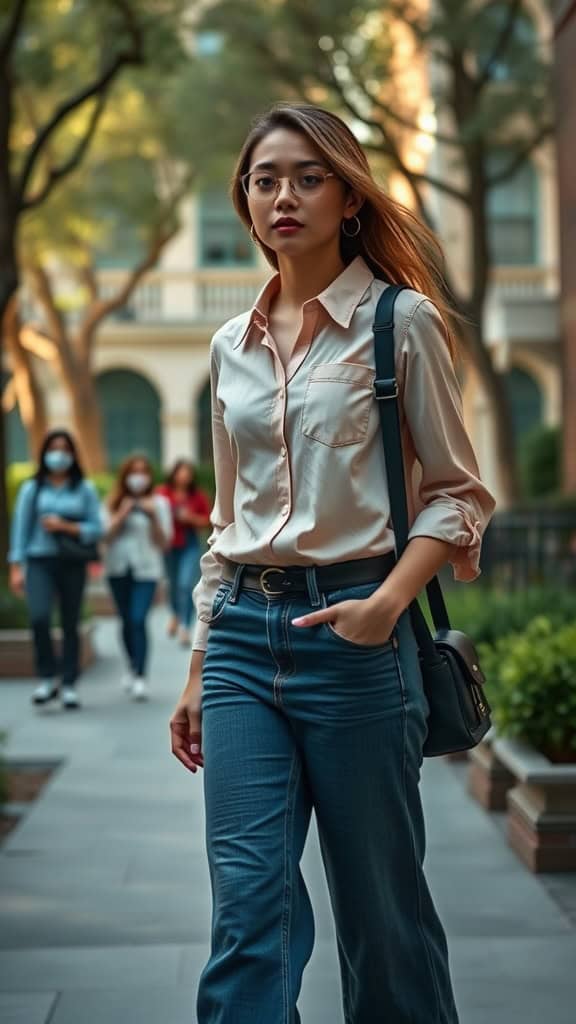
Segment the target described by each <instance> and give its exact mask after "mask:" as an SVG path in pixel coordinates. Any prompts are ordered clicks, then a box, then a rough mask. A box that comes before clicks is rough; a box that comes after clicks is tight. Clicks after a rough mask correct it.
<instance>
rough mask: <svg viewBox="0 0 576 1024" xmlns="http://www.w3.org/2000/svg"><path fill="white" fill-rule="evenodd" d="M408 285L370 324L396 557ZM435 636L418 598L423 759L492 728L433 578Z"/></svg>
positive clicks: (388, 296)
mask: <svg viewBox="0 0 576 1024" xmlns="http://www.w3.org/2000/svg"><path fill="white" fill-rule="evenodd" d="M405 287H406V285H389V286H388V287H387V288H386V289H385V291H384V292H383V294H382V296H381V297H380V300H379V302H378V306H377V307H376V318H375V321H374V325H373V330H374V344H375V354H376V380H375V381H374V393H375V396H376V399H377V401H378V408H379V411H380V423H381V426H382V437H383V440H384V455H385V460H386V477H387V480H388V490H389V493H390V512H391V519H392V526H393V529H394V536H395V542H396V558H397V559H399V558H400V556H401V554H402V552H403V551H404V549H405V547H406V544H407V543H408V530H409V527H408V509H407V503H406V482H405V477H404V463H403V458H402V436H401V432H400V417H399V414H398V382H397V380H396V366H395V358H394V303H395V302H396V298H397V296H398V294H399V292H401V291H402V290H403V288H405ZM426 594H427V597H428V604H429V606H430V611H431V613H432V619H433V622H434V626H435V629H436V632H435V634H434V636H432V635H431V633H430V630H429V629H428V625H427V623H426V619H425V618H424V615H423V613H422V610H421V608H420V605H419V604H418V601H417V600H414V601H412V603H411V605H410V609H409V611H410V617H411V620H412V627H413V629H414V634H415V637H416V642H417V644H418V652H419V657H420V668H421V671H422V679H423V683H424V691H425V693H426V698H427V700H428V704H429V707H430V714H429V718H428V736H427V739H426V742H425V744H424V755H425V757H435V756H438V755H439V754H451V753H455V752H456V751H459V750H469V749H470V748H471V747H475V746H476V744H477V743H479V742H480V740H481V739H482V737H483V736H485V735H486V733H487V732H488V729H489V728H490V724H491V723H490V706H489V704H488V701H487V699H486V697H485V695H484V690H483V685H484V683H485V681H486V680H485V676H484V673H483V672H482V669H481V668H480V663H479V660H478V655H477V653H476V650H475V647H474V644H473V643H472V640H471V639H470V637H468V636H467V635H466V634H465V633H462V632H460V631H459V630H457V629H452V628H451V626H450V621H449V618H448V612H447V610H446V604H445V602H444V597H443V595H442V589H441V587H440V582H439V580H438V577H437V576H434V578H433V579H432V580H430V582H429V583H428V584H427V586H426Z"/></svg>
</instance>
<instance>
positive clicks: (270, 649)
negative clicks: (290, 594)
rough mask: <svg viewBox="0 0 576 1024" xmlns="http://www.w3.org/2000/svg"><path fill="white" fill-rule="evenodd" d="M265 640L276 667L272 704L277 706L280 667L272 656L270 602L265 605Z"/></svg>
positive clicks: (278, 701)
mask: <svg viewBox="0 0 576 1024" xmlns="http://www.w3.org/2000/svg"><path fill="white" fill-rule="evenodd" d="M266 640H267V643H268V650H269V651H270V656H271V658H272V660H273V661H274V664H275V665H276V672H275V673H274V678H273V680H272V696H273V698H274V703H275V704H279V703H280V700H279V699H278V700H277V683H278V678H279V676H280V665H279V664H278V660H277V658H276V655H275V654H274V649H273V647H272V639H271V637H270V602H269V601H268V602H267V604H266Z"/></svg>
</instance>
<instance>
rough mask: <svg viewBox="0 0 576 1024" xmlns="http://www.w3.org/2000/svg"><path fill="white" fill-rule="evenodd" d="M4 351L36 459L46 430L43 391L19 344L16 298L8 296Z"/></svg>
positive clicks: (25, 353)
mask: <svg viewBox="0 0 576 1024" xmlns="http://www.w3.org/2000/svg"><path fill="white" fill-rule="evenodd" d="M4 324H5V333H4V338H5V343H6V351H7V352H8V353H9V355H10V362H11V365H12V375H13V381H14V389H15V392H16V399H17V401H18V408H19V410H20V416H21V418H22V422H23V424H24V426H25V428H26V432H27V434H28V438H29V441H30V448H31V450H32V454H33V457H34V458H36V456H37V455H38V452H39V451H40V448H41V446H42V441H43V439H44V436H45V434H46V430H47V428H48V421H47V417H46V403H45V401H44V394H43V391H42V389H41V387H40V385H39V383H38V379H37V376H36V374H35V372H34V364H33V358H32V356H31V354H30V352H28V351H27V350H26V349H25V348H24V346H23V345H22V343H21V341H20V316H19V310H18V300H17V297H16V295H14V296H12V299H11V300H10V303H9V304H8V309H7V310H6V314H5V319H4Z"/></svg>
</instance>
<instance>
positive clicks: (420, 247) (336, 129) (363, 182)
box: [230, 103, 461, 359]
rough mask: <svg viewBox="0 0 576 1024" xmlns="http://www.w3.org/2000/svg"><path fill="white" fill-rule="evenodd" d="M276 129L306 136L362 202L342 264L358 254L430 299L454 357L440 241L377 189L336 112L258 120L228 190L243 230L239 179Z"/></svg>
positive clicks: (309, 109) (281, 107)
mask: <svg viewBox="0 0 576 1024" xmlns="http://www.w3.org/2000/svg"><path fill="white" fill-rule="evenodd" d="M275 128H289V129H291V130H292V131H297V132H300V133H301V134H302V135H305V136H306V137H307V138H308V139H309V140H310V142H311V143H312V144H313V145H314V146H315V147H316V149H317V150H318V151H319V152H320V154H321V155H322V157H323V158H324V160H325V161H326V164H327V165H328V167H329V168H330V170H331V171H333V172H334V173H335V174H336V175H337V176H338V177H339V178H340V179H341V180H342V181H344V182H345V183H346V185H348V186H349V187H350V188H353V189H354V190H355V191H356V192H357V193H358V195H360V196H361V197H362V199H363V200H364V202H363V205H362V208H361V210H360V211H359V213H358V217H359V220H360V226H361V229H360V232H359V234H358V235H357V236H356V237H355V238H347V237H346V236H345V235H342V241H341V252H342V259H343V260H344V262H345V263H346V264H348V263H350V262H351V261H352V260H353V259H354V258H355V256H358V255H360V256H362V257H363V259H364V260H365V261H366V263H367V264H368V266H369V267H370V269H371V270H372V273H373V274H374V275H375V276H376V277H379V278H383V279H384V280H386V281H388V282H390V283H391V284H406V285H408V286H409V287H410V288H414V289H415V290H416V291H419V292H422V293H423V294H425V295H426V296H427V297H428V298H429V299H431V301H432V302H433V303H434V305H435V306H436V307H437V308H438V310H439V312H440V314H441V316H442V319H443V320H444V324H445V327H446V341H447V344H448V347H449V349H450V354H451V356H452V359H455V356H456V342H455V329H456V324H457V322H458V321H459V320H460V319H461V317H460V315H459V314H458V313H457V311H456V310H455V309H454V308H453V307H452V306H451V304H450V302H449V301H448V299H447V297H446V286H445V277H444V255H443V252H442V248H441V246H440V243H439V242H438V240H437V238H436V237H435V235H434V234H433V232H432V231H430V229H429V228H428V227H427V226H426V225H425V224H423V223H422V222H421V221H420V220H418V218H417V217H416V216H415V214H414V213H412V211H411V210H409V209H408V208H407V207H405V206H403V205H402V204H401V203H398V202H396V200H395V199H392V198H391V197H390V196H389V195H387V194H386V192H385V191H384V190H383V188H382V187H381V186H380V185H378V183H377V182H376V181H375V180H374V178H373V176H372V171H371V169H370V165H369V163H368V160H367V157H366V154H365V152H364V150H363V149H362V147H361V145H360V143H359V142H358V140H357V139H356V137H355V136H354V135H353V133H352V132H351V131H350V129H349V128H348V125H347V124H345V122H344V121H343V120H342V119H341V118H340V117H338V116H337V115H336V114H333V113H331V112H330V111H329V110H323V109H322V108H321V107H314V106H312V105H311V104H309V103H277V104H276V105H275V106H273V107H272V108H271V109H270V110H269V111H267V112H266V113H265V114H262V115H261V116H260V117H258V118H256V120H255V121H254V122H253V125H252V128H251V130H250V132H249V134H248V137H247V139H246V141H245V143H244V145H243V147H242V150H241V152H240V155H239V157H238V161H237V164H236V168H235V170H234V176H233V178H232V184H231V189H230V191H231V196H232V201H233V203H234V206H235V208H236V212H237V213H238V215H239V217H240V218H241V220H242V221H243V222H244V224H245V225H246V227H247V228H250V227H251V225H252V218H251V217H250V211H249V209H248V199H247V196H246V193H245V192H244V189H243V187H242V181H241V178H242V175H243V174H245V173H246V172H247V171H248V170H249V169H250V161H251V159H252V153H253V150H254V148H255V146H257V145H258V143H259V142H261V141H262V139H264V138H265V137H266V135H268V134H269V133H270V132H271V131H273V130H274V129H275ZM259 244H260V245H261V248H262V251H263V252H264V255H265V256H266V259H267V260H268V262H269V263H270V264H271V265H272V266H273V267H275V268H276V269H278V260H277V258H276V253H275V252H274V250H273V249H270V248H269V247H268V246H266V245H264V244H263V243H262V242H260V243H259Z"/></svg>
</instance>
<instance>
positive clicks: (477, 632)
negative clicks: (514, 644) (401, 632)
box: [422, 584, 576, 645]
mask: <svg viewBox="0 0 576 1024" xmlns="http://www.w3.org/2000/svg"><path fill="white" fill-rule="evenodd" d="M444 594H445V597H446V605H447V607H448V613H449V615H450V620H451V622H452V625H453V626H454V628H455V629H461V630H463V632H465V633H468V635H469V636H471V637H472V639H473V640H474V641H475V643H484V644H490V645H493V644H495V643H496V642H497V641H498V640H499V639H500V638H501V637H502V636H507V635H508V634H509V633H515V632H518V631H520V630H523V629H524V628H525V626H526V623H528V622H530V620H531V619H533V618H535V617H536V616H540V615H546V616H547V617H548V618H549V620H550V622H551V623H552V624H553V625H554V627H555V628H558V627H560V626H563V625H564V624H566V623H570V622H576V593H575V592H573V591H571V590H568V589H562V590H561V589H554V590H553V589H551V588H545V587H527V588H526V589H525V590H521V591H515V592H507V591H499V590H490V589H488V588H487V587H482V586H481V585H480V584H475V585H474V586H473V587H470V586H468V585H465V584H462V585H456V586H454V587H450V588H445V590H444ZM422 604H423V608H424V607H425V603H424V602H422ZM425 610H426V611H427V609H425Z"/></svg>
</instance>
